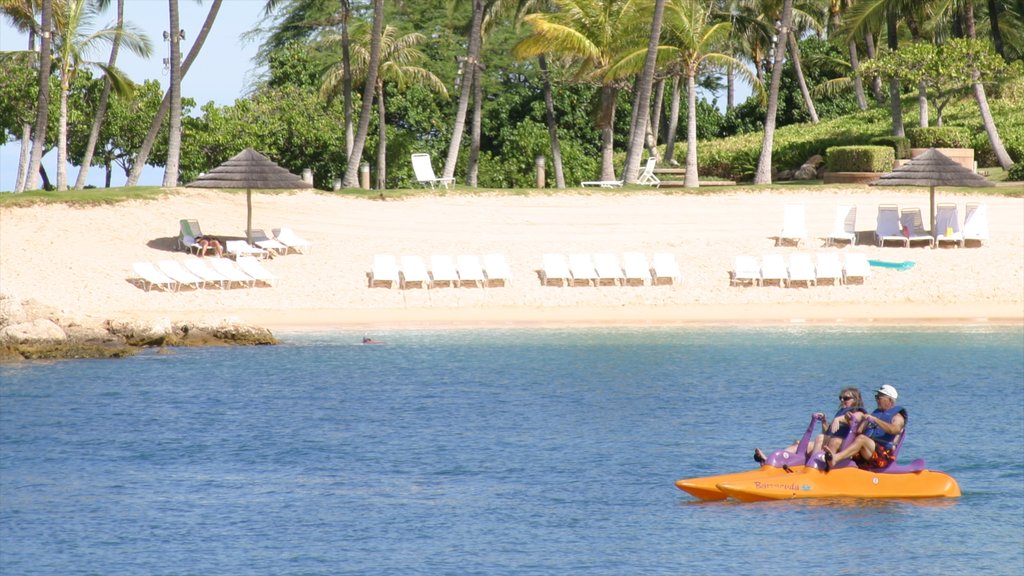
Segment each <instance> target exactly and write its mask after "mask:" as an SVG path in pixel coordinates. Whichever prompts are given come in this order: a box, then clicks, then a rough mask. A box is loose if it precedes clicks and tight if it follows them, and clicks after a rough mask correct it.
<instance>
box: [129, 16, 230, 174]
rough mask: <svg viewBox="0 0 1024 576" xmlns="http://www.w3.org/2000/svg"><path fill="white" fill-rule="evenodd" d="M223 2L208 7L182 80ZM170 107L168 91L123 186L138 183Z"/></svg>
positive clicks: (182, 74)
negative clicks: (208, 10) (208, 9)
mask: <svg viewBox="0 0 1024 576" xmlns="http://www.w3.org/2000/svg"><path fill="white" fill-rule="evenodd" d="M221 2H223V0H213V4H211V5H210V12H209V13H207V15H206V20H205V21H204V22H203V27H202V28H201V29H200V30H199V35H198V36H196V42H195V44H193V45H192V49H191V50H189V51H188V56H186V57H185V61H184V62H183V63H182V64H181V77H182V78H184V77H185V75H186V74H188V69H189V67H190V66H192V62H194V61H195V59H196V57H197V56H199V51H200V50H202V48H203V43H204V42H206V37H207V36H209V35H210V29H211V28H213V22H214V20H216V19H217V12H218V11H219V10H220V5H221ZM170 107H171V92H170V91H169V90H168V91H167V92H166V93H165V94H164V99H163V100H162V101H161V102H160V109H159V110H157V111H156V115H155V116H153V121H152V122H151V123H150V125H149V132H147V133H146V138H145V140H143V141H142V146H141V147H140V148H139V153H138V154H136V155H135V161H134V162H133V163H132V169H131V170H130V171H129V172H128V178H127V182H125V186H135V185H136V184H138V183H139V177H140V176H142V169H143V168H144V167H145V166H146V162H147V161H148V160H149V151H150V150H152V149H153V143H154V142H156V137H157V134H159V133H160V127H161V126H163V123H164V117H166V116H167V111H168V110H169V109H170Z"/></svg>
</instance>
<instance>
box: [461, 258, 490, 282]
mask: <svg viewBox="0 0 1024 576" xmlns="http://www.w3.org/2000/svg"><path fill="white" fill-rule="evenodd" d="M455 266H456V268H457V269H458V272H459V286H478V287H480V288H483V287H484V282H486V280H487V278H486V277H484V268H483V266H481V265H480V257H479V256H477V255H476V254H460V255H458V256H456V257H455Z"/></svg>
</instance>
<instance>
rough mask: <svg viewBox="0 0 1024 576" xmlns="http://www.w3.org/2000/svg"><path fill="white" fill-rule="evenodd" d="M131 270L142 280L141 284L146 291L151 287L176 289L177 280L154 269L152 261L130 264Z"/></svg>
mask: <svg viewBox="0 0 1024 576" xmlns="http://www.w3.org/2000/svg"><path fill="white" fill-rule="evenodd" d="M132 271H134V272H135V275H136V276H137V277H138V278H139V279H140V280H141V281H142V286H143V287H144V288H145V289H146V291H147V292H149V291H150V290H152V289H153V288H160V289H161V290H177V289H178V282H177V281H176V280H174V279H173V278H171V277H170V276H168V275H167V274H164V273H163V272H161V271H159V270H157V269H156V266H153V263H152V262H136V263H134V264H132Z"/></svg>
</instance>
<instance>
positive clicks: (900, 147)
mask: <svg viewBox="0 0 1024 576" xmlns="http://www.w3.org/2000/svg"><path fill="white" fill-rule="evenodd" d="M871 143H872V144H874V145H875V146H890V147H892V149H893V152H895V153H896V158H897V159H900V160H903V159H905V158H910V138H907V137H905V136H879V137H878V138H872V139H871Z"/></svg>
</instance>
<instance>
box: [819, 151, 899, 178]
mask: <svg viewBox="0 0 1024 576" xmlns="http://www.w3.org/2000/svg"><path fill="white" fill-rule="evenodd" d="M825 158H826V162H827V165H828V169H829V171H830V172H889V171H891V170H892V167H893V165H894V164H895V161H896V160H895V158H896V153H895V151H894V150H893V149H892V148H890V147H889V146H833V147H831V148H829V149H828V150H826V151H825Z"/></svg>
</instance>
